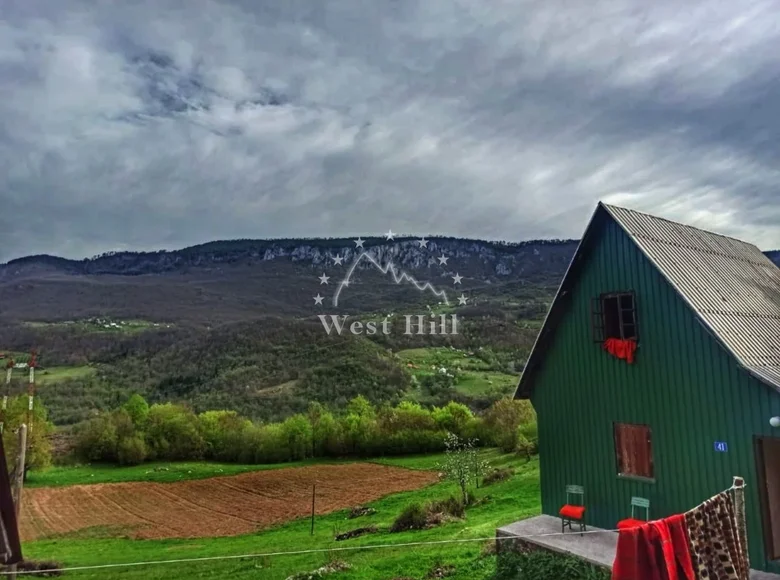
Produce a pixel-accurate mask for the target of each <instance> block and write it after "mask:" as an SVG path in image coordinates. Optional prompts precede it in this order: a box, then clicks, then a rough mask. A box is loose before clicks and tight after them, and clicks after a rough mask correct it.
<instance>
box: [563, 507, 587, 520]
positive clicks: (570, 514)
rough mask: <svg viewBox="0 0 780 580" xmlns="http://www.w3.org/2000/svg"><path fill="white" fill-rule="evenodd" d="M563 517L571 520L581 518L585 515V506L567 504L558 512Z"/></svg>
mask: <svg viewBox="0 0 780 580" xmlns="http://www.w3.org/2000/svg"><path fill="white" fill-rule="evenodd" d="M558 513H559V514H560V515H561V517H562V518H567V519H570V520H581V519H582V517H583V516H584V515H585V506H581V505H565V506H563V507H562V508H561V511H560V512H558Z"/></svg>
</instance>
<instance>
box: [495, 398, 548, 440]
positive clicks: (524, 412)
mask: <svg viewBox="0 0 780 580" xmlns="http://www.w3.org/2000/svg"><path fill="white" fill-rule="evenodd" d="M535 420H536V413H535V412H534V408H533V407H532V406H531V403H530V402H528V401H517V400H514V399H512V398H511V397H505V398H503V399H499V400H498V401H496V402H495V403H493V405H492V406H491V407H490V409H488V411H487V413H485V424H486V426H487V427H488V428H489V429H490V430H491V432H492V435H493V439H494V440H495V442H496V444H497V445H498V446H499V447H500V448H501V450H502V451H505V452H507V453H511V452H513V451H515V449H516V448H517V442H518V437H517V434H518V431H517V429H518V427H520V425H522V424H524V423H531V422H533V421H535Z"/></svg>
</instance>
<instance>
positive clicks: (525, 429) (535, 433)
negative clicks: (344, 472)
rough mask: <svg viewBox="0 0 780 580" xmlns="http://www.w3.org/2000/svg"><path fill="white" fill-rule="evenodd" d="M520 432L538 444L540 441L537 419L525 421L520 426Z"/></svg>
mask: <svg viewBox="0 0 780 580" xmlns="http://www.w3.org/2000/svg"><path fill="white" fill-rule="evenodd" d="M518 431H519V432H520V434H521V435H522V436H523V437H525V438H526V439H528V441H530V442H531V443H533V444H534V445H536V444H537V443H538V442H539V428H538V425H537V423H536V421H531V422H530V423H523V424H522V425H520V427H518Z"/></svg>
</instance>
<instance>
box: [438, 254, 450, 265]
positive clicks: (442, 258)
mask: <svg viewBox="0 0 780 580" xmlns="http://www.w3.org/2000/svg"><path fill="white" fill-rule="evenodd" d="M447 260H449V258H448V257H447V256H445V255H444V254H442V255H441V256H439V265H441V266H446V265H447Z"/></svg>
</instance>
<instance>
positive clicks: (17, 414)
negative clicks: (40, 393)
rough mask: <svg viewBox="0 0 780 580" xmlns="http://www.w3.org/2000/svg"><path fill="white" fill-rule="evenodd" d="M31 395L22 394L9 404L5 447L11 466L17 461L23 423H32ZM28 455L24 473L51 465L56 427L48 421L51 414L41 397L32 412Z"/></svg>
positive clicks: (4, 429) (6, 418)
mask: <svg viewBox="0 0 780 580" xmlns="http://www.w3.org/2000/svg"><path fill="white" fill-rule="evenodd" d="M28 401H29V400H28V398H27V395H19V396H18V397H13V398H11V399H9V401H8V408H7V411H6V417H5V424H4V426H3V446H4V447H5V454H6V461H7V463H8V465H9V466H11V465H14V464H15V462H16V455H17V453H18V451H19V439H18V436H17V434H16V431H17V429H19V426H20V425H21V424H22V423H27V422H28V417H27V408H28ZM27 429H28V430H27V456H26V459H25V466H24V474H25V478H26V477H27V472H28V471H29V470H30V469H42V468H44V467H48V466H49V465H50V464H51V441H50V440H49V436H50V435H51V432H52V430H53V429H54V426H53V425H52V424H51V423H50V422H49V420H48V412H47V410H46V407H45V406H44V405H43V403H42V402H41V400H40V398H36V399H35V404H34V405H33V410H32V427H31V426H30V425H29V424H28V425H27Z"/></svg>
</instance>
